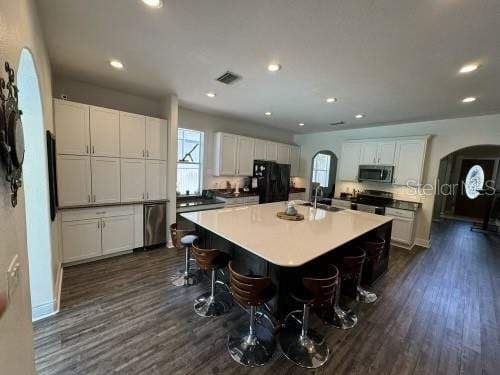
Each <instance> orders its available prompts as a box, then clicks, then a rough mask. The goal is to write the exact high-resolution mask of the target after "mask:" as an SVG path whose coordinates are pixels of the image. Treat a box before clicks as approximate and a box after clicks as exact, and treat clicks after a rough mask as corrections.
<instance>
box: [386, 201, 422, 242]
mask: <svg viewBox="0 0 500 375" xmlns="http://www.w3.org/2000/svg"><path fill="white" fill-rule="evenodd" d="M385 216H388V217H391V218H392V219H393V220H392V234H391V240H392V241H394V242H399V243H401V244H403V245H406V246H408V247H411V246H413V243H414V233H415V231H414V229H415V213H414V212H412V211H406V210H398V209H394V208H387V209H386V211H385Z"/></svg>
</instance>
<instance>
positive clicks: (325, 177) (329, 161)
mask: <svg viewBox="0 0 500 375" xmlns="http://www.w3.org/2000/svg"><path fill="white" fill-rule="evenodd" d="M336 176H337V156H336V155H335V154H334V153H333V152H332V151H329V150H322V151H318V152H317V153H316V154H314V156H313V158H312V160H311V176H310V185H309V186H310V192H311V200H312V199H314V192H315V189H316V186H318V185H319V186H321V188H322V193H323V194H322V199H323V200H329V199H331V198H333V195H334V194H335V179H336ZM327 203H329V202H327Z"/></svg>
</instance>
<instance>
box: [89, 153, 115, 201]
mask: <svg viewBox="0 0 500 375" xmlns="http://www.w3.org/2000/svg"><path fill="white" fill-rule="evenodd" d="M91 165H92V203H93V204H110V203H119V202H120V159H118V158H99V157H98V158H94V157H93V158H92V162H91Z"/></svg>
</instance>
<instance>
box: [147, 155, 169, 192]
mask: <svg viewBox="0 0 500 375" xmlns="http://www.w3.org/2000/svg"><path fill="white" fill-rule="evenodd" d="M161 199H167V162H166V161H163V160H147V161H146V200H148V201H156V200H161Z"/></svg>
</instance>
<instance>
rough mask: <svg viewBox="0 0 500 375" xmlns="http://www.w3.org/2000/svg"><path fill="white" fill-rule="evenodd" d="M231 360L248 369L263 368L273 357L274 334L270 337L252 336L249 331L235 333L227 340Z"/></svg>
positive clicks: (274, 347)
mask: <svg viewBox="0 0 500 375" xmlns="http://www.w3.org/2000/svg"><path fill="white" fill-rule="evenodd" d="M227 348H228V350H229V354H230V355H231V358H232V359H233V360H234V361H236V362H237V363H239V364H240V365H243V366H247V367H258V366H263V365H265V364H266V363H267V362H269V361H270V359H271V358H272V357H273V354H274V351H275V349H276V343H275V341H274V340H273V336H272V334H270V335H269V337H261V336H259V337H257V335H255V334H254V335H253V336H250V335H249V332H248V330H246V331H241V332H235V333H234V334H232V335H230V336H229V337H228V339H227Z"/></svg>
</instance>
